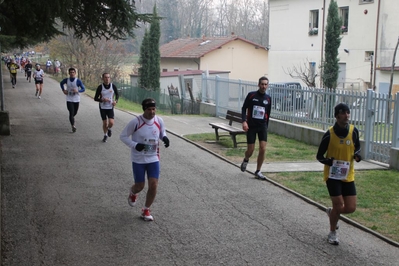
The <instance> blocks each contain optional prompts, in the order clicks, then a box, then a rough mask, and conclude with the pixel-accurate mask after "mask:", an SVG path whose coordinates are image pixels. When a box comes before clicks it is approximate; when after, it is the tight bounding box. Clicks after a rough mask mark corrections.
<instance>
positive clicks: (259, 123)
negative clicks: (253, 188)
mask: <svg viewBox="0 0 399 266" xmlns="http://www.w3.org/2000/svg"><path fill="white" fill-rule="evenodd" d="M268 85H269V79H268V78H266V77H261V78H260V79H259V83H258V87H259V89H258V90H257V91H252V92H250V93H248V95H247V97H246V98H245V101H244V104H243V106H242V109H241V114H242V128H243V130H244V131H246V132H247V150H246V151H245V157H244V160H243V161H242V163H241V171H243V172H244V171H245V170H246V169H247V165H248V161H249V158H250V157H251V156H252V154H253V152H254V150H255V141H256V136H258V139H259V153H258V158H257V166H256V172H255V176H256V177H257V178H259V179H261V180H265V179H266V177H265V176H264V175H263V174H262V172H261V171H260V170H261V168H262V164H263V161H264V160H265V153H266V144H267V127H268V125H269V117H270V111H271V102H272V99H271V97H270V96H269V95H268V94H266V89H267V86H268Z"/></svg>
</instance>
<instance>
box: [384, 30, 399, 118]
mask: <svg viewBox="0 0 399 266" xmlns="http://www.w3.org/2000/svg"><path fill="white" fill-rule="evenodd" d="M398 46H399V37H398V41H397V43H396V47H395V51H394V52H393V58H392V66H391V80H390V82H389V91H388V97H389V99H391V98H392V97H391V94H392V83H393V72H394V70H395V58H396V52H397V50H398ZM390 109H391V106H390V105H389V104H388V107H387V122H388V123H390V122H391V110H390Z"/></svg>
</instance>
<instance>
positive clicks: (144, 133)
mask: <svg viewBox="0 0 399 266" xmlns="http://www.w3.org/2000/svg"><path fill="white" fill-rule="evenodd" d="M142 106H143V110H144V113H143V114H142V115H140V116H138V117H135V118H134V119H133V120H131V121H130V122H129V123H128V124H127V126H126V127H125V128H124V129H123V130H122V133H121V134H120V139H121V141H123V143H125V144H126V145H127V146H128V147H129V148H130V149H131V160H132V168H133V177H134V185H133V186H132V187H131V189H130V193H129V197H128V203H129V205H130V206H132V207H133V206H135V205H136V202H137V194H138V193H139V192H140V191H142V190H143V188H144V185H145V174H146V173H147V179H148V191H147V197H146V201H145V205H144V208H143V209H142V210H141V218H143V219H144V220H145V221H153V220H154V218H153V217H152V215H151V213H150V209H149V208H150V207H151V205H152V203H153V202H154V199H155V196H156V194H157V187H158V178H159V172H160V164H159V140H162V141H163V143H164V145H165V147H166V148H167V147H169V139H168V137H167V136H166V132H165V126H164V122H163V120H162V118H160V117H158V116H156V115H155V112H156V104H155V100H154V99H151V98H147V99H145V100H144V101H143V102H142Z"/></svg>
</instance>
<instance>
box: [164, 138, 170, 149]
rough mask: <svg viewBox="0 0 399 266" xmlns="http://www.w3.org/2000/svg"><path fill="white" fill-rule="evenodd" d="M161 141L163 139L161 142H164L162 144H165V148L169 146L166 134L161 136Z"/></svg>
mask: <svg viewBox="0 0 399 266" xmlns="http://www.w3.org/2000/svg"><path fill="white" fill-rule="evenodd" d="M162 141H163V143H164V145H165V148H167V147H169V139H168V137H167V136H164V137H163V138H162Z"/></svg>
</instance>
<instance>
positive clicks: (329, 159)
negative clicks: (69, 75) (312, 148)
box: [326, 157, 334, 166]
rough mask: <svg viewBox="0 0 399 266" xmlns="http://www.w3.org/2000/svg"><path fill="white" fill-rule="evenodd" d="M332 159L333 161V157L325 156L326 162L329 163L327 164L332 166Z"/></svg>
mask: <svg viewBox="0 0 399 266" xmlns="http://www.w3.org/2000/svg"><path fill="white" fill-rule="evenodd" d="M333 161H334V157H331V158H327V162H326V164H327V165H329V166H332V165H333Z"/></svg>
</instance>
